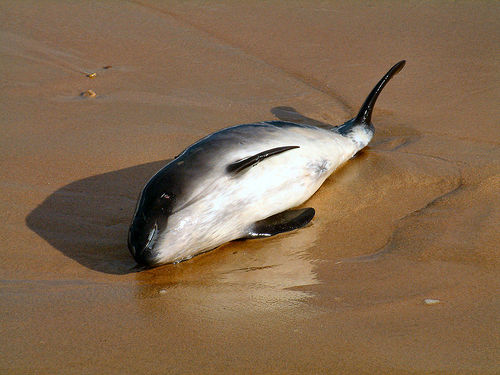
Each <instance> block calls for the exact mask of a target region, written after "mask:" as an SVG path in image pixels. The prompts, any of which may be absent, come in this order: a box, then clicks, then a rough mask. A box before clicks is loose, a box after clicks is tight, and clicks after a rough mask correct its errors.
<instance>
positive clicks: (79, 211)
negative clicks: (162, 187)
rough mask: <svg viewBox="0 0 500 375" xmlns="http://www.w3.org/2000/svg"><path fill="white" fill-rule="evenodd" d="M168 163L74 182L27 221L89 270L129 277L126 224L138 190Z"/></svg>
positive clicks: (39, 233) (34, 229) (28, 217)
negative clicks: (127, 274)
mask: <svg viewBox="0 0 500 375" xmlns="http://www.w3.org/2000/svg"><path fill="white" fill-rule="evenodd" d="M167 162H168V160H164V161H156V162H153V163H147V164H142V165H138V166H135V167H130V168H125V169H120V170H118V171H114V172H108V173H104V174H100V175H96V176H92V177H88V178H84V179H82V180H78V181H75V182H72V183H70V184H68V185H66V186H64V187H62V188H60V189H59V190H57V191H56V192H54V193H53V194H51V195H50V196H49V197H48V198H46V199H45V200H44V201H43V202H42V203H41V204H40V205H39V206H38V207H37V208H35V209H34V210H33V211H32V212H31V213H30V214H29V215H28V216H27V217H26V224H27V225H28V227H29V228H30V229H31V230H33V231H34V232H35V233H37V234H38V235H39V236H41V237H42V238H43V239H45V240H46V241H47V242H48V243H50V244H51V245H52V246H54V247H55V248H56V249H58V250H59V251H61V252H62V253H63V254H64V255H66V256H68V257H69V258H71V259H74V260H75V261H77V262H78V263H80V264H81V265H83V266H85V267H88V268H90V269H93V270H96V271H100V272H104V273H111V274H125V273H129V272H130V271H131V269H132V268H133V267H134V265H135V262H134V261H133V259H132V258H131V256H130V254H129V252H128V249H127V231H128V225H129V223H130V220H131V218H132V215H133V211H134V208H135V203H136V200H137V196H138V194H139V192H140V189H141V188H142V186H143V185H144V184H145V182H146V181H147V179H148V178H149V177H151V176H152V175H153V174H154V173H155V172H157V171H158V170H159V169H161V167H162V166H164V165H165V164H166V163H167Z"/></svg>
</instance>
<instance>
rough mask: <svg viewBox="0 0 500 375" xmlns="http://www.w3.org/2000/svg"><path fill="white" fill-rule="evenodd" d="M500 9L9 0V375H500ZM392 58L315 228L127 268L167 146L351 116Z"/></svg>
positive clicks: (0, 150)
mask: <svg viewBox="0 0 500 375" xmlns="http://www.w3.org/2000/svg"><path fill="white" fill-rule="evenodd" d="M499 14H500V3H498V2H494V1H469V2H467V1H444V0H443V1H441V0H440V1H433V2H426V1H409V2H396V1H381V2H361V1H352V2H342V1H335V0H332V1H320V0H318V1H316V0H314V1H309V2H300V1H274V0H273V1H266V2H254V1H240V2H231V1H190V2H183V1H170V2H163V1H153V0H140V1H93V0H92V1H87V2H63V1H48V0H43V1H14V0H7V1H2V2H1V3H0V77H1V78H0V85H1V90H0V129H1V132H2V136H1V137H0V192H1V193H0V205H1V206H0V207H1V210H0V218H1V220H0V239H1V243H2V246H1V247H0V298H1V301H2V302H1V304H0V333H1V338H0V372H1V373H2V374H35V373H36V374H54V373H57V374H99V373H103V374H124V373H130V374H146V373H147V374H250V373H251V374H323V373H324V374H327V373H328V374H498V373H499V372H500V361H499V358H500V335H499V332H500V323H499V318H498V317H499V316H500V299H499V294H498V290H499V286H500V264H499V259H500V257H499V245H498V244H499V241H500V234H499V231H498V228H499V224H500V147H499V146H500V123H499V120H498V119H499V118H500V110H499V105H498V103H499V102H500V84H499V83H500V73H499V71H500V69H499V62H500V52H499V49H498V46H499V45H500V27H499V26H500V22H499ZM402 59H405V60H407V64H406V66H405V68H404V70H403V71H402V72H401V73H400V74H398V75H397V76H396V77H395V78H394V79H393V80H392V81H391V82H390V83H389V84H388V86H387V87H386V88H385V89H384V92H383V93H382V95H381V96H380V98H379V100H378V102H377V106H376V108H375V111H374V115H373V123H374V125H375V128H376V133H375V137H374V139H373V140H372V142H371V143H370V145H369V147H367V148H366V149H365V150H363V152H361V153H360V154H359V155H358V156H357V157H356V158H354V159H353V160H351V161H349V162H348V163H347V164H346V165H345V166H343V167H342V168H341V169H340V170H338V171H337V172H336V173H334V174H333V175H332V176H331V177H330V178H329V179H328V180H327V181H326V182H325V184H324V185H323V186H322V187H321V189H320V190H319V191H318V192H317V193H316V194H315V195H314V196H313V197H312V198H311V199H310V200H309V201H308V202H307V206H309V207H314V208H315V209H316V216H315V217H314V219H313V221H312V223H311V224H310V225H308V226H307V227H305V228H302V229H300V230H297V231H293V232H290V233H285V234H281V235H278V236H275V237H272V238H269V239H259V240H247V241H236V242H232V243H228V244H226V245H223V246H221V247H219V248H218V249H216V250H214V251H211V252H208V253H205V254H202V255H200V256H197V257H195V258H193V259H191V260H189V261H186V262H182V263H179V264H176V265H166V266H162V267H159V268H155V269H151V270H146V271H142V272H135V271H134V270H133V269H132V268H133V267H134V266H135V262H134V260H133V259H132V257H131V256H130V254H129V251H128V249H127V243H126V239H127V230H128V226H129V223H130V220H131V218H132V214H133V211H134V207H135V204H136V199H137V196H138V194H139V192H140V190H141V188H142V187H143V185H144V183H145V182H146V181H147V179H148V178H149V177H150V176H151V175H152V174H153V173H155V172H156V171H157V170H158V169H160V168H161V167H162V166H163V165H165V163H167V162H168V161H169V160H171V159H172V158H174V157H175V156H176V155H178V154H179V152H181V151H182V150H183V149H185V148H186V147H187V146H189V145H190V144H192V143H193V142H195V141H196V140H198V139H200V138H201V137H203V136H205V135H207V134H209V133H211V132H214V131H216V130H219V129H222V128H224V127H227V126H231V125H236V124H243V123H251V122H257V121H265V120H276V119H281V120H287V121H296V122H301V123H310V124H317V123H327V124H333V125H337V124H340V123H342V122H344V121H346V120H348V119H350V118H351V117H353V115H355V114H356V112H357V110H358V108H359V106H360V105H361V103H362V102H363V100H364V99H365V97H366V95H367V94H368V93H369V91H370V90H371V88H372V87H373V85H374V84H375V83H376V82H377V81H378V80H379V78H380V77H381V76H382V75H383V74H384V73H385V72H386V71H387V70H388V69H389V68H390V67H391V66H392V65H393V64H394V63H396V62H397V61H399V60H402ZM89 90H90V91H89ZM82 94H83V95H82Z"/></svg>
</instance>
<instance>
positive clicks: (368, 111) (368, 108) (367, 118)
mask: <svg viewBox="0 0 500 375" xmlns="http://www.w3.org/2000/svg"><path fill="white" fill-rule="evenodd" d="M405 64H406V60H401V61H399V62H398V63H396V64H394V66H393V67H392V68H391V69H389V71H388V72H387V73H386V74H385V75H384V76H383V77H382V79H381V80H380V81H379V82H378V83H377V84H376V85H375V87H374V88H373V89H372V91H371V92H370V94H369V95H368V97H367V98H366V100H365V102H364V103H363V105H362V106H361V109H360V110H359V113H358V115H357V116H356V117H355V118H354V123H356V124H367V125H368V124H370V123H371V120H372V112H373V107H374V106H375V102H376V101H377V98H378V96H379V94H380V92H381V91H382V89H383V88H384V87H385V85H386V84H387V82H389V80H390V79H391V78H392V77H394V76H395V75H396V74H397V73H399V72H400V71H401V69H403V67H404V66H405Z"/></svg>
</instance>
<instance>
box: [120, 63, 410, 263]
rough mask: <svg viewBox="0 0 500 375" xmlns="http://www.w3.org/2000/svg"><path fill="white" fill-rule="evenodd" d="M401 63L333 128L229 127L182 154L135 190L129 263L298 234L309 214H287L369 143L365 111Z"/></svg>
mask: <svg viewBox="0 0 500 375" xmlns="http://www.w3.org/2000/svg"><path fill="white" fill-rule="evenodd" d="M404 64H405V61H404V60H403V61H400V62H398V63H397V64H396V65H394V66H393V67H392V68H391V69H390V70H389V71H388V72H387V73H386V75H385V76H384V77H382V79H381V80H380V81H379V82H378V83H377V85H376V86H375V87H374V88H373V90H372V91H371V92H370V94H369V95H368V97H367V98H366V100H365V102H364V103H363V106H362V107H361V109H360V111H359V113H358V115H357V116H356V117H354V118H353V119H351V120H349V121H347V122H345V123H344V124H342V125H339V126H331V127H329V128H326V127H321V128H320V127H316V126H311V125H304V124H296V123H293V122H285V121H266V122H258V123H253V124H244V125H237V126H233V127H229V128H226V129H223V130H220V131H218V132H215V133H213V134H210V135H208V136H206V137H205V138H203V139H201V140H199V141H198V142H196V143H194V144H193V145H191V146H189V147H188V148H187V149H186V150H184V151H183V152H182V153H181V154H180V155H179V156H177V157H176V158H175V159H174V160H172V161H171V162H170V163H168V164H167V165H166V166H165V167H163V168H162V169H161V170H160V171H159V172H158V173H156V174H155V175H154V176H153V177H152V178H151V179H150V180H149V181H148V182H147V183H146V186H145V187H144V189H143V190H142V192H141V194H140V196H139V200H138V202H137V207H136V209H135V214H134V217H133V220H132V224H131V225H130V229H129V233H128V247H129V249H130V252H131V253H132V256H133V257H134V259H135V260H136V262H137V263H139V264H140V265H143V266H149V267H151V266H158V265H161V264H165V263H172V262H173V263H176V262H180V261H183V260H186V259H190V258H192V257H193V256H194V255H196V254H199V253H202V252H205V251H208V250H211V249H214V248H216V247H217V246H219V245H222V244H223V243H225V242H228V241H232V240H236V239H244V238H257V237H269V236H272V235H275V234H278V233H282V232H287V231H291V230H294V229H297V228H301V227H303V226H305V225H306V224H307V223H309V222H310V221H311V219H312V218H313V216H314V209H313V208H301V209H292V208H293V207H296V206H299V205H300V204H302V203H304V202H305V201H306V200H307V199H309V198H310V197H311V196H312V195H313V194H314V193H315V192H316V190H318V189H319V187H320V186H321V184H322V183H323V182H324V181H325V179H326V178H327V177H328V176H330V174H332V172H333V171H335V169H337V168H338V167H339V166H340V165H342V164H343V163H344V162H346V161H347V160H349V159H350V158H352V157H353V156H354V155H355V154H356V153H357V152H358V151H359V150H361V149H362V148H364V147H365V146H366V145H367V144H368V142H370V140H371V139H372V137H373V133H374V127H373V124H372V123H371V116H372V111H373V106H374V105H375V101H376V100H377V97H378V95H379V94H380V92H381V91H382V89H383V88H384V86H385V85H386V83H387V82H388V81H389V80H390V79H391V78H392V77H393V76H394V75H395V74H396V73H398V72H399V71H400V70H401V69H402V68H403V66H404Z"/></svg>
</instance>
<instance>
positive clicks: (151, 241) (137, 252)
mask: <svg viewBox="0 0 500 375" xmlns="http://www.w3.org/2000/svg"><path fill="white" fill-rule="evenodd" d="M129 234H130V236H131V237H129V250H130V253H131V254H132V256H133V257H134V259H135V261H136V262H137V263H138V264H140V265H143V266H152V265H154V264H155V263H156V261H155V259H156V254H155V251H154V247H155V245H156V243H157V241H158V237H159V235H160V230H159V229H158V224H156V223H155V224H154V226H153V228H152V229H151V231H150V232H149V234H148V236H147V238H145V240H146V243H145V244H144V242H142V243H143V244H144V245H143V244H141V243H140V241H139V243H137V242H136V241H134V240H133V239H132V230H131V231H130V232H129Z"/></svg>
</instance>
